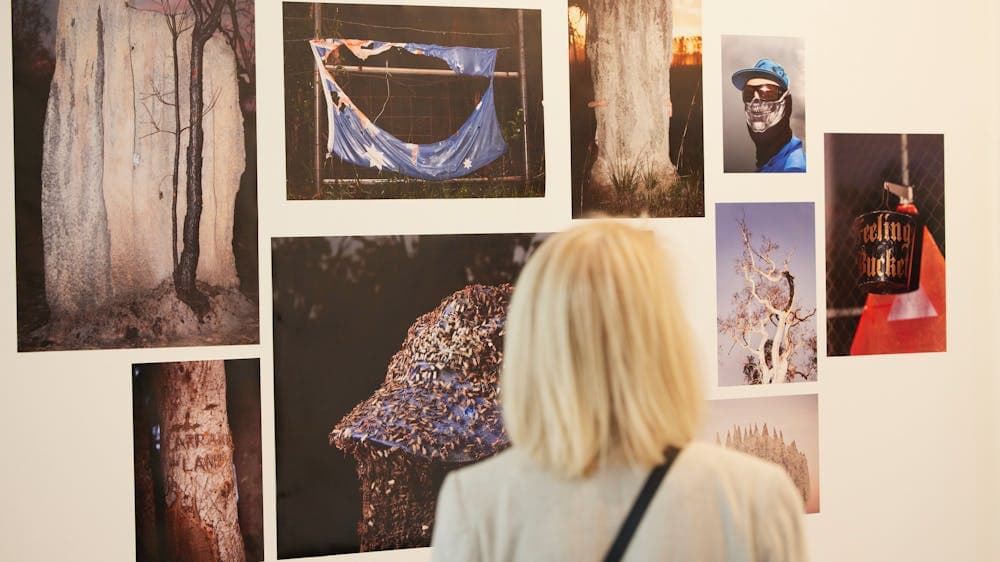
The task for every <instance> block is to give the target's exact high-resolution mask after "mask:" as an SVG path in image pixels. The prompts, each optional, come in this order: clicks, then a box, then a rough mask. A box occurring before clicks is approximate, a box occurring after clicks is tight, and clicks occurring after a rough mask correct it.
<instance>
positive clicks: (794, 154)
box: [757, 135, 806, 172]
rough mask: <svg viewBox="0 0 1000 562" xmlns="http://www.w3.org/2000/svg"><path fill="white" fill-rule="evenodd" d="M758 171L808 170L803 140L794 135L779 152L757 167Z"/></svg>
mask: <svg viewBox="0 0 1000 562" xmlns="http://www.w3.org/2000/svg"><path fill="white" fill-rule="evenodd" d="M757 171H758V172H804V171H806V151H805V150H803V149H802V140H801V139H799V138H798V137H796V136H795V135H792V140H790V141H788V143H787V144H785V146H783V147H781V150H779V151H778V153H777V154H775V155H774V156H772V157H771V159H770V160H768V161H767V164H764V165H763V166H761V167H760V168H758V169H757Z"/></svg>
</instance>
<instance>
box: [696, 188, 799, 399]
mask: <svg viewBox="0 0 1000 562" xmlns="http://www.w3.org/2000/svg"><path fill="white" fill-rule="evenodd" d="M814 229H815V220H814V209H813V204H812V203H719V204H716V206H715V248H716V304H717V307H718V308H717V314H718V317H717V325H718V354H719V362H718V367H719V385H720V386H730V385H740V384H775V383H784V382H795V381H815V380H817V376H818V373H817V363H816V242H815V240H816V236H815V230H814Z"/></svg>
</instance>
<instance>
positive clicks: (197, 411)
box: [132, 360, 264, 562]
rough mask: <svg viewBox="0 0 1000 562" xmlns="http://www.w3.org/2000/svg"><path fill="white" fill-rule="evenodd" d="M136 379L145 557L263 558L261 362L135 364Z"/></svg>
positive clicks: (215, 561) (139, 514) (140, 532)
mask: <svg viewBox="0 0 1000 562" xmlns="http://www.w3.org/2000/svg"><path fill="white" fill-rule="evenodd" d="M132 386H133V403H134V406H135V407H134V414H133V416H134V418H133V426H134V428H135V436H134V442H135V456H136V458H135V473H136V474H135V476H136V543H137V544H136V551H137V558H138V559H139V560H151V561H152V560H155V561H157V562H167V561H172V560H176V561H181V560H184V561H189V560H191V561H198V562H202V561H204V562H228V561H233V562H243V561H246V560H262V559H263V555H264V553H263V539H262V537H263V528H262V527H263V518H262V517H261V513H262V508H263V501H262V495H261V491H262V489H261V485H262V480H261V464H260V458H261V457H260V454H261V453H260V447H261V444H260V393H259V388H260V376H259V362H258V361H257V360H241V361H226V362H223V361H203V362H185V363H159V364H142V365H135V366H134V367H133V379H132ZM233 388H236V389H239V394H240V395H239V396H234V395H233V392H232V390H230V389H233ZM236 436H238V437H239V439H237V438H236Z"/></svg>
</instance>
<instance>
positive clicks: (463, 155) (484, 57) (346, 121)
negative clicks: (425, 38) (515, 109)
mask: <svg viewBox="0 0 1000 562" xmlns="http://www.w3.org/2000/svg"><path fill="white" fill-rule="evenodd" d="M389 45H390V44H389V43H384V42H380V41H371V42H369V43H367V44H365V45H364V49H365V50H369V49H370V50H372V51H375V52H378V51H379V50H380V49H383V48H385V47H387V46H389ZM391 45H392V46H394V47H399V48H403V49H406V50H407V51H410V52H412V53H414V54H418V55H427V56H432V57H436V58H439V59H441V60H443V61H445V62H446V63H447V64H448V66H449V67H450V68H451V69H452V70H453V71H455V72H456V73H457V74H465V75H471V76H484V77H489V79H490V83H489V86H488V87H487V88H486V91H485V92H484V93H483V98H482V100H481V101H480V102H479V105H477V106H476V108H475V110H474V111H473V112H472V114H471V115H470V116H469V118H468V119H467V120H466V121H465V123H463V124H462V126H461V127H460V128H459V129H458V131H457V132H456V133H454V134H453V135H451V136H450V137H448V138H446V139H444V140H440V141H438V142H435V143H431V144H420V145H418V144H410V143H405V142H403V141H402V140H400V139H398V138H396V137H394V136H392V135H391V134H389V133H388V132H386V131H385V130H383V129H381V128H380V127H378V126H377V125H375V124H374V123H372V122H371V121H370V119H369V118H368V117H367V116H366V115H364V114H363V113H362V112H361V111H360V110H359V109H358V108H357V107H356V106H355V105H354V104H353V103H350V101H349V100H350V96H348V95H347V94H346V93H345V92H344V91H343V89H342V88H341V87H340V85H339V84H337V82H336V80H334V78H333V75H332V74H330V73H329V72H328V71H327V70H326V68H325V66H324V64H323V58H324V57H325V56H326V55H327V53H329V51H330V49H329V48H326V47H323V46H322V45H319V44H317V43H315V42H314V43H313V44H312V48H313V50H314V52H315V53H316V64H317V65H318V66H319V67H320V74H321V75H322V76H323V77H324V79H323V85H324V86H325V88H326V90H327V116H328V119H329V127H330V135H329V142H328V144H327V150H328V151H329V152H330V153H331V154H336V155H337V156H338V157H340V158H341V159H343V160H345V161H347V162H350V163H352V164H355V165H357V166H361V167H364V168H377V169H378V170H379V171H382V170H391V171H393V172H397V173H400V174H403V175H405V176H409V177H413V178H420V179H425V180H446V179H452V178H457V177H462V176H465V175H468V174H470V173H472V172H474V171H476V170H478V169H479V168H482V167H483V166H485V165H487V164H489V163H490V162H492V161H494V160H496V159H497V158H498V157H499V156H500V155H502V154H503V153H505V152H506V151H507V143H506V142H504V139H503V135H501V133H500V124H499V123H498V122H497V116H496V107H495V105H494V102H493V69H494V67H495V65H496V54H497V52H496V49H477V48H472V47H442V46H439V45H426V44H419V43H406V44H391ZM345 101H346V102H347V103H344V102H345Z"/></svg>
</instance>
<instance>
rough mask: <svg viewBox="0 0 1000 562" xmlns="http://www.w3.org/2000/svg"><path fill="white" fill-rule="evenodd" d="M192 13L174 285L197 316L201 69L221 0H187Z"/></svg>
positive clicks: (200, 298) (202, 306) (201, 298)
mask: <svg viewBox="0 0 1000 562" xmlns="http://www.w3.org/2000/svg"><path fill="white" fill-rule="evenodd" d="M188 7H189V9H190V11H191V15H192V17H193V20H194V21H193V23H192V25H191V68H190V70H191V76H190V83H189V88H188V91H189V95H190V99H191V101H190V104H189V106H188V107H189V112H188V119H189V125H188V135H189V141H188V147H187V190H186V194H187V211H186V213H185V215H184V230H183V239H184V249H183V250H182V251H181V256H180V259H179V261H178V264H177V275H176V276H175V280H174V285H175V288H176V290H177V296H178V297H179V298H180V299H181V300H182V301H184V303H185V304H187V305H188V306H189V307H191V310H193V311H195V312H196V313H197V314H198V315H199V316H202V315H204V314H205V313H206V312H208V308H209V302H208V297H206V296H205V295H204V294H203V293H202V292H201V291H199V290H198V288H197V287H196V286H195V280H196V274H197V271H198V257H199V254H200V250H201V249H200V246H199V233H200V230H201V210H202V163H203V160H204V156H203V154H202V151H203V150H204V147H205V130H204V124H203V119H204V116H205V115H204V110H205V99H204V79H203V78H204V69H205V44H206V43H208V40H209V39H211V38H212V35H214V34H215V32H216V31H217V30H218V29H219V26H220V25H221V20H222V10H223V8H225V7H226V3H225V2H223V0H188Z"/></svg>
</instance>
